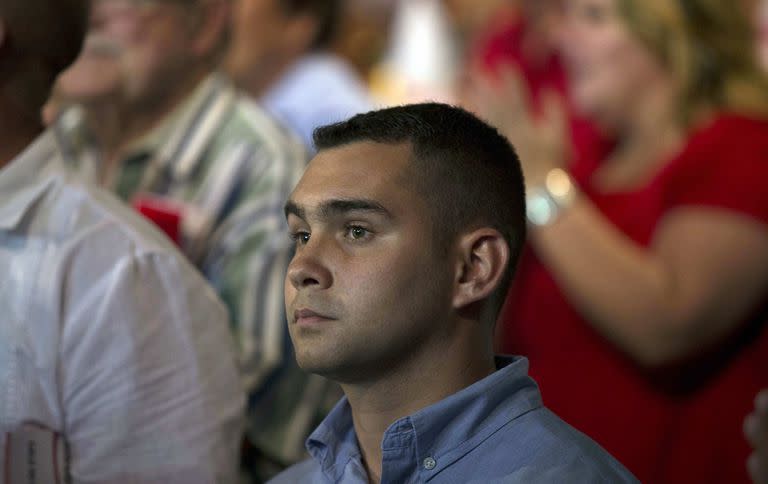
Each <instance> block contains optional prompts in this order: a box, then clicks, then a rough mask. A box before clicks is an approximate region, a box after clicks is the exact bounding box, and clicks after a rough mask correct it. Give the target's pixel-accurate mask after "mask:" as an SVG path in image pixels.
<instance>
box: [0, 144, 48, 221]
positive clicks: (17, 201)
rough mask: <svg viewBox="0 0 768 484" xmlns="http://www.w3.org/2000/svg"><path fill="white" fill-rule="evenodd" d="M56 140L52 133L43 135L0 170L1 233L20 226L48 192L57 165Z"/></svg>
mask: <svg viewBox="0 0 768 484" xmlns="http://www.w3.org/2000/svg"><path fill="white" fill-rule="evenodd" d="M56 153H57V150H56V140H55V137H54V135H53V133H52V132H51V131H46V132H44V133H43V134H41V135H40V136H39V137H38V138H37V139H36V140H35V141H34V142H32V144H31V145H30V146H29V147H28V148H27V149H25V150H24V151H22V152H21V154H20V155H19V156H17V157H16V158H14V159H13V160H11V161H10V163H8V164H7V165H5V166H4V167H2V168H0V230H13V229H14V228H16V227H17V226H18V224H19V223H20V222H21V220H22V219H23V218H24V216H25V215H26V213H27V212H28V211H29V209H30V208H31V207H32V205H33V204H34V203H35V201H36V200H38V199H39V198H40V196H41V195H42V194H43V193H44V192H45V190H46V188H47V186H48V181H49V177H47V176H44V174H46V173H47V172H48V171H49V169H50V168H52V167H54V166H59V167H60V166H61V164H60V163H55V161H56V160H57V156H56Z"/></svg>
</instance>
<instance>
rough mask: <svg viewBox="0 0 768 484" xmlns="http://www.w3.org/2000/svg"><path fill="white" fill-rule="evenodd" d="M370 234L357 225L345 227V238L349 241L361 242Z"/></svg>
mask: <svg viewBox="0 0 768 484" xmlns="http://www.w3.org/2000/svg"><path fill="white" fill-rule="evenodd" d="M369 233H370V232H369V231H368V230H367V229H364V228H363V227H359V226H357V225H350V226H349V227H347V237H348V238H349V239H351V240H361V239H364V238H366V237H367V236H368V234H369Z"/></svg>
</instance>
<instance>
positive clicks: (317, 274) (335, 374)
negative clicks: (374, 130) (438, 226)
mask: <svg viewBox="0 0 768 484" xmlns="http://www.w3.org/2000/svg"><path fill="white" fill-rule="evenodd" d="M410 155H411V150H410V147H409V145H406V144H404V145H386V144H378V143H353V144H350V145H347V146H342V147H339V148H335V149H332V150H326V151H321V152H320V153H319V154H318V155H317V156H316V157H315V158H314V159H313V160H312V162H311V163H310V165H309V167H308V169H307V171H306V173H305V174H304V177H303V178H302V179H301V181H300V182H299V185H298V186H297V187H296V189H295V190H294V192H293V194H292V195H291V198H290V201H289V203H288V205H287V213H288V225H289V228H290V232H291V235H292V237H293V238H294V240H295V241H296V255H295V256H294V258H293V260H292V261H291V263H290V266H289V268H288V274H287V278H286V282H285V305H286V310H287V316H288V324H289V330H290V334H291V338H292V340H293V344H294V347H295V350H296V358H297V361H298V363H299V365H300V366H301V367H302V368H304V369H305V370H308V371H310V372H314V373H318V374H322V375H326V376H329V377H331V378H333V379H335V380H337V381H340V382H353V381H358V380H367V381H370V380H371V379H375V378H376V376H377V375H381V374H383V373H385V372H391V371H393V369H394V368H396V366H397V365H398V364H401V365H402V364H405V362H408V361H413V358H414V357H416V356H417V355H420V354H421V353H420V352H421V351H423V349H424V348H426V347H427V346H428V344H429V342H430V341H435V339H436V338H440V337H441V336H442V335H443V332H445V331H447V329H446V327H447V326H448V324H447V321H448V320H449V313H448V311H449V310H450V307H451V291H452V289H451V288H452V278H451V269H452V268H450V267H447V266H449V265H450V264H447V263H446V261H445V260H439V259H438V256H436V251H435V250H434V245H433V239H432V235H431V217H430V214H429V212H428V210H427V208H426V206H425V204H424V202H423V201H422V199H421V198H420V197H419V195H418V193H417V192H416V190H415V189H414V188H412V184H411V183H409V182H408V181H407V175H408V168H407V167H408V165H409V161H408V160H409V157H410Z"/></svg>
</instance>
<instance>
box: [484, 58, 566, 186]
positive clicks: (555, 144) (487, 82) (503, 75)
mask: <svg viewBox="0 0 768 484" xmlns="http://www.w3.org/2000/svg"><path fill="white" fill-rule="evenodd" d="M469 101H470V105H471V106H470V109H473V110H474V111H475V113H476V114H478V115H479V116H480V117H482V118H484V119H485V120H486V121H488V122H489V123H491V124H492V125H493V126H495V127H496V128H497V129H498V130H499V132H501V134H503V135H504V136H506V137H507V139H509V141H510V142H511V143H512V145H513V146H514V147H515V151H517V154H518V156H519V157H520V162H521V164H522V167H523V172H524V175H525V178H526V182H527V184H528V185H529V186H536V185H539V184H541V183H543V180H544V178H545V177H546V174H547V173H549V171H550V170H552V169H553V168H562V167H563V166H564V165H565V160H566V156H567V155H566V146H567V145H568V122H567V116H566V112H565V108H564V105H563V101H562V99H561V97H560V95H559V94H558V93H557V92H555V91H554V90H548V91H544V92H543V93H542V98H541V102H540V104H541V106H540V109H538V110H535V109H534V106H533V103H532V98H531V94H530V92H529V89H528V86H527V84H526V82H525V80H524V79H523V77H522V75H521V74H520V72H519V70H518V69H517V68H516V67H514V66H512V65H504V66H501V67H500V68H499V71H498V75H497V76H494V77H491V76H490V75H488V74H485V75H477V76H476V77H475V78H473V79H472V82H471V87H470V88H469Z"/></svg>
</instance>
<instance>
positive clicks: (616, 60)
mask: <svg viewBox="0 0 768 484" xmlns="http://www.w3.org/2000/svg"><path fill="white" fill-rule="evenodd" d="M584 49H586V52H585V53H584V55H583V56H582V58H581V59H582V62H583V65H581V66H579V65H577V66H576V75H575V76H574V78H573V80H572V87H573V94H574V98H575V101H576V102H577V104H579V105H580V106H581V107H582V108H583V109H585V110H586V111H588V112H589V111H594V110H601V109H605V108H610V107H612V106H613V105H616V104H623V100H624V99H625V98H627V97H628V96H631V95H632V93H633V91H634V89H635V88H636V84H637V83H638V81H639V79H638V74H639V73H640V72H638V71H639V69H638V67H639V65H638V52H637V46H635V45H634V44H633V43H632V42H631V41H630V40H629V39H627V38H626V37H625V36H624V35H622V34H621V33H619V32H606V33H605V34H604V35H601V36H595V37H594V38H593V39H591V42H590V43H588V44H586V45H585V46H584ZM576 62H578V61H576Z"/></svg>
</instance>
